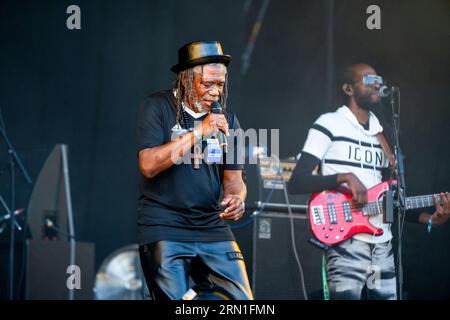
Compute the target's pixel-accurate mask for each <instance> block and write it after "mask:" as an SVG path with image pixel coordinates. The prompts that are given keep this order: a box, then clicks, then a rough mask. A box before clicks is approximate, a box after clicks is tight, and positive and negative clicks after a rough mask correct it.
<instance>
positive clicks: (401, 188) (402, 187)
mask: <svg viewBox="0 0 450 320" xmlns="http://www.w3.org/2000/svg"><path fill="white" fill-rule="evenodd" d="M395 90H397V91H398V92H399V89H398V88H395ZM395 90H394V89H393V90H392V91H391V94H390V97H391V99H390V103H391V108H392V122H393V125H394V126H393V128H394V154H395V159H396V161H397V175H398V181H397V196H398V201H397V207H398V216H397V217H398V225H397V227H398V241H397V288H398V299H399V300H403V264H402V227H403V226H402V222H403V219H402V218H403V216H404V214H405V211H406V202H405V200H406V183H405V167H404V164H403V153H402V150H401V148H400V141H399V138H398V135H399V127H400V92H399V93H398V94H399V103H398V104H399V107H398V110H399V111H398V113H396V112H395V109H394V92H395Z"/></svg>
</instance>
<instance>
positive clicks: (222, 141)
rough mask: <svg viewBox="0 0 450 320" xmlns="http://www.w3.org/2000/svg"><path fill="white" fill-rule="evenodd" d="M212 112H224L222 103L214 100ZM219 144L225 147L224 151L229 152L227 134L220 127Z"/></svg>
mask: <svg viewBox="0 0 450 320" xmlns="http://www.w3.org/2000/svg"><path fill="white" fill-rule="evenodd" d="M211 113H215V114H223V110H222V106H221V105H220V103H218V102H217V101H214V102H213V103H212V105H211ZM218 140H219V144H220V145H221V146H222V147H223V149H224V153H227V150H228V140H227V137H226V136H225V133H224V132H223V131H222V130H221V129H219V137H218Z"/></svg>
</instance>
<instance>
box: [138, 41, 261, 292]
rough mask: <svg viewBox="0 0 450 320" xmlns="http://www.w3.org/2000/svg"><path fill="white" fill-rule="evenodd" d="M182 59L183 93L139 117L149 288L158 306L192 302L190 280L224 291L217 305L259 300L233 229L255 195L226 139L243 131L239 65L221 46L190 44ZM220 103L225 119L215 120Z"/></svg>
mask: <svg viewBox="0 0 450 320" xmlns="http://www.w3.org/2000/svg"><path fill="white" fill-rule="evenodd" d="M178 56H179V57H178V58H179V59H178V60H179V61H178V64H177V65H175V66H174V67H172V71H174V72H175V73H176V74H177V80H176V85H175V88H173V89H172V90H168V91H162V92H157V93H155V94H152V95H150V96H149V97H147V98H146V99H145V100H144V102H143V103H142V105H141V108H140V111H139V119H138V132H137V133H138V158H139V169H140V172H141V181H140V197H139V202H138V213H139V218H138V235H139V244H140V247H139V251H140V257H141V264H142V268H143V271H144V274H145V278H146V282H147V285H148V287H149V289H150V292H151V294H152V296H153V298H154V299H157V300H159V299H182V298H184V299H188V298H190V297H189V294H190V293H191V291H189V289H190V285H189V278H191V279H192V280H193V282H194V283H195V284H196V285H197V286H202V287H206V288H217V290H218V291H217V292H220V294H219V293H217V294H216V295H215V296H216V297H219V296H221V297H223V298H224V295H225V296H227V297H228V298H231V299H253V294H252V292H251V289H250V286H249V282H248V277H247V273H246V269H245V264H244V260H243V257H242V254H241V252H240V249H239V247H238V245H237V243H236V242H235V240H234V236H233V233H232V232H231V230H230V226H229V225H228V222H227V220H228V221H237V220H238V219H240V218H241V217H242V215H243V213H244V201H245V197H246V193H247V190H246V186H245V184H244V182H243V179H242V169H243V166H242V164H238V163H237V159H236V157H234V158H233V157H231V160H230V157H228V156H225V153H224V151H228V152H230V151H231V152H234V154H236V150H235V149H237V142H236V140H235V139H234V140H233V141H232V142H233V143H231V145H229V146H227V147H226V148H225V147H224V144H225V140H231V139H226V138H225V135H229V133H230V132H231V131H232V129H233V130H237V129H239V128H240V126H239V122H238V120H237V118H236V117H235V116H234V115H233V114H232V113H231V112H228V111H226V98H227V65H228V64H229V62H230V61H231V57H230V56H229V55H224V54H223V52H222V48H221V46H220V44H219V43H218V42H216V41H209V42H193V43H189V44H187V45H185V46H183V47H182V48H180V49H179V52H178ZM215 102H218V103H220V105H221V106H222V108H223V110H224V112H223V113H212V112H211V108H212V105H213V103H215ZM217 138H219V139H217ZM222 192H223V194H222ZM221 195H222V201H221V202H220V203H219V200H220V197H221Z"/></svg>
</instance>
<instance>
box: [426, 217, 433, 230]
mask: <svg viewBox="0 0 450 320" xmlns="http://www.w3.org/2000/svg"><path fill="white" fill-rule="evenodd" d="M432 217H433V215H431V216H430V219H428V226H427V231H428V233H431V228H432V227H433V221H432Z"/></svg>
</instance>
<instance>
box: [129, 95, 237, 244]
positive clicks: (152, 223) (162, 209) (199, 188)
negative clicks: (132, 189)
mask: <svg viewBox="0 0 450 320" xmlns="http://www.w3.org/2000/svg"><path fill="white" fill-rule="evenodd" d="M175 104H176V102H175V98H174V95H173V92H172V91H170V90H168V91H161V92H157V93H155V94H152V95H150V96H148V97H147V98H146V99H145V100H144V102H143V103H142V105H141V107H140V110H139V118H138V128H137V136H138V146H137V151H138V153H139V151H140V150H142V149H145V148H152V147H155V146H159V145H163V144H166V143H168V142H170V141H171V138H172V128H174V127H175V126H176V125H177V121H176V111H175ZM185 115H186V116H187V117H188V121H189V122H191V123H193V121H194V118H193V117H191V116H190V115H189V114H188V113H187V112H185ZM225 115H226V118H227V121H228V124H229V128H230V129H239V128H240V126H239V122H238V120H237V118H236V117H235V116H234V115H233V114H232V113H231V112H226V114H225ZM204 117H206V115H205V116H203V117H201V118H199V119H195V121H201V120H203V118H204ZM179 125H180V126H181V127H182V128H184V127H185V125H184V123H180V124H179ZM234 143H235V146H234V147H235V150H236V140H235V141H234ZM205 146H206V143H205V142H203V144H202V149H203V148H204V147H205ZM192 149H193V148H192ZM202 151H203V150H202ZM191 152H192V154H193V150H191ZM234 163H236V162H234ZM224 169H227V170H242V169H243V166H242V165H238V164H226V163H224V164H223V165H221V164H209V165H208V164H206V162H205V161H201V163H200V168H199V169H195V168H194V165H193V161H192V163H189V164H187V163H186V164H178V165H173V166H171V167H170V168H168V169H166V170H164V171H162V172H160V173H159V174H158V175H156V176H155V177H153V178H151V179H148V178H146V177H144V176H143V175H142V174H141V178H140V196H139V201H138V215H139V217H138V236H139V237H138V238H139V243H140V244H148V243H151V242H155V241H159V240H172V241H226V240H234V237H233V234H232V232H231V229H230V227H229V225H228V223H227V222H226V221H224V220H222V219H220V218H219V213H220V212H221V210H220V207H219V199H220V196H221V191H222V176H223V170H224Z"/></svg>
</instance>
